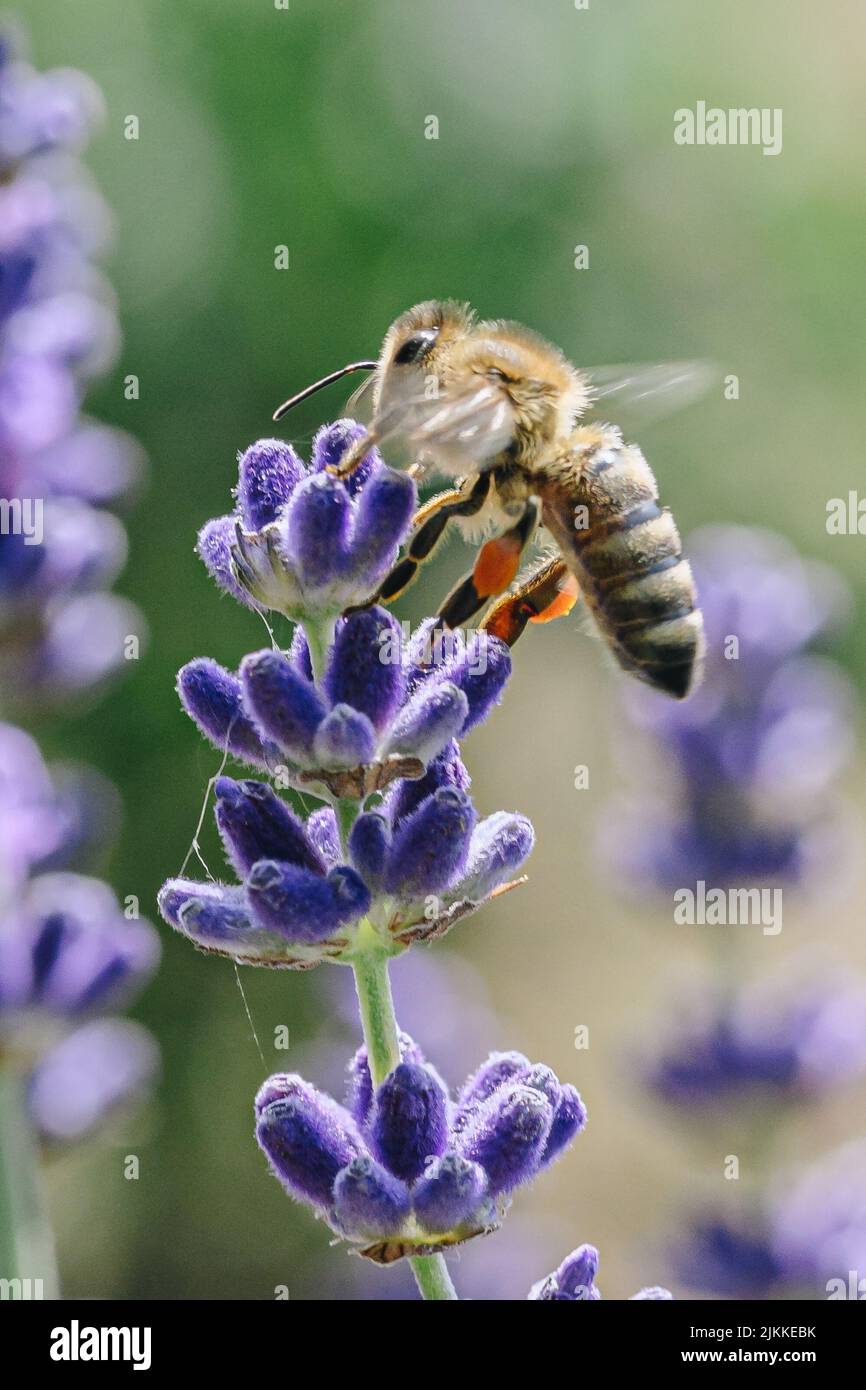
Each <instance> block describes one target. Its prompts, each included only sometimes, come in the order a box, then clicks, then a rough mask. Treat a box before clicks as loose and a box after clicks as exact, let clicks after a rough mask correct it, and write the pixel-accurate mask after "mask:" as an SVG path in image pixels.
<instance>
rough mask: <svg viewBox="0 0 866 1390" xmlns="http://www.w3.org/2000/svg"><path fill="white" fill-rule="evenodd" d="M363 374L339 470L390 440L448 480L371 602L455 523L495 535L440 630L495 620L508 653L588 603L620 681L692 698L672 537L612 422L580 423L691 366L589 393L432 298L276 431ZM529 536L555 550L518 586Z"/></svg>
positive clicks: (688, 600) (499, 328) (549, 357)
mask: <svg viewBox="0 0 866 1390" xmlns="http://www.w3.org/2000/svg"><path fill="white" fill-rule="evenodd" d="M358 370H367V371H369V372H371V373H372V377H371V385H372V420H371V423H370V425H369V426H368V427H367V429H366V431H365V434H364V435H363V437H362V438H360V439H358V440H356V441H355V443H354V444H353V445H352V446H351V447H350V448H349V450H347V452H346V454H345V455H344V457H343V459H342V460H341V461H340V463H339V464H338V465H337V466H336V467H335V468H334V470H333V471H334V472H336V473H337V474H338V475H340V476H347V475H348V474H350V473H351V472H352V471H353V470H354V469H355V468H357V466H358V464H359V463H360V462H361V461H362V459H363V458H364V456H365V455H366V453H367V452H368V451H369V449H370V448H371V447H372V446H373V445H374V444H379V443H381V442H383V441H386V440H388V439H390V438H392V437H394V436H399V437H401V438H402V439H403V440H404V441H405V443H406V444H407V445H408V447H409V449H410V450H411V453H412V456H413V463H412V469H411V471H412V472H413V473H415V474H416V475H420V476H423V475H424V474H426V473H427V472H428V471H435V472H436V473H439V474H444V475H446V476H449V477H452V478H454V480H455V481H454V485H453V486H452V487H451V488H449V489H448V490H447V491H445V492H441V493H439V494H438V495H437V496H435V497H433V498H432V499H431V500H430V501H429V502H427V503H426V504H425V505H424V506H422V507H421V509H420V510H419V511H418V513H417V515H416V517H415V521H414V529H413V534H412V537H411V539H410V541H409V545H408V547H407V551H406V554H405V556H404V557H403V558H402V559H401V560H400V561H399V562H398V563H397V564H396V565H395V567H394V569H393V570H392V571H391V573H390V574H389V575H388V576H387V577H386V579H385V581H384V582H383V584H382V585H381V587H380V590H379V592H378V593H377V594H376V595H374V596H373V598H372V599H371V601H377V602H381V603H390V602H391V601H392V600H393V599H395V598H396V597H397V596H398V594H400V593H402V591H403V590H404V589H405V588H406V586H407V585H408V584H410V583H411V582H412V580H413V579H414V578H415V577H416V575H417V573H418V570H419V567H420V566H421V564H423V562H424V561H425V560H427V559H428V558H429V557H430V555H431V554H432V553H433V551H434V550H435V548H436V546H437V545H438V543H439V541H440V540H441V538H442V536H443V534H444V533H445V530H446V528H447V526H448V524H449V523H450V522H451V521H454V522H455V523H456V524H457V525H459V526H460V527H461V529H463V530H464V532H465V533H467V534H468V535H469V536H470V537H474V536H477V535H478V534H479V533H480V534H481V535H484V534H488V535H491V536H492V538H491V539H489V540H487V541H486V542H485V543H484V544H482V545H481V547H480V549H479V551H478V555H477V558H476V561H475V564H474V566H473V569H472V571H471V572H470V573H469V574H468V575H466V577H465V578H464V579H462V580H461V581H460V583H459V584H458V585H457V586H456V587H455V588H454V589H452V591H451V593H449V594H448V596H447V598H446V599H445V600H444V602H443V604H442V605H441V607H440V609H439V617H440V620H441V621H442V623H443V624H444V625H445V626H447V627H458V626H460V625H461V624H464V623H467V622H469V621H470V620H471V619H472V618H474V617H476V616H477V615H478V614H479V613H481V612H482V610H484V609H488V611H487V613H486V615H485V617H484V618H483V621H482V622H481V628H482V629H483V630H485V631H487V632H490V633H492V634H493V635H495V636H497V637H499V638H501V639H502V640H503V641H505V642H506V643H508V645H513V643H514V642H515V641H516V640H517V638H518V637H519V636H520V634H521V633H522V632H523V631H524V629H525V627H526V624H527V623H528V622H534V623H542V622H548V621H550V620H551V619H553V618H556V617H560V616H562V615H563V614H565V613H567V612H569V611H570V609H571V608H572V606H573V604H574V603H575V601H576V600H577V598H578V597H579V596H582V597H583V599H584V601H585V603H586V605H587V608H588V610H589V612H590V613H591V615H592V618H593V619H594V622H595V625H596V626H597V628H598V630H599V631H600V633H601V635H602V636H603V638H604V639H605V641H606V643H607V645H608V647H609V648H610V650H611V652H612V653H613V655H614V657H615V658H616V660H617V661H618V663H619V665H620V666H621V667H622V668H623V669H624V670H626V671H628V672H630V673H631V674H633V675H634V676H636V677H637V678H638V679H640V680H643V681H645V682H647V683H648V684H649V685H652V686H654V687H656V688H657V689H659V690H662V691H664V692H666V693H667V694H668V695H672V696H674V697H675V698H678V699H682V698H683V697H684V696H686V695H688V694H689V692H690V691H691V690H692V689H693V688H694V686H695V684H696V683H697V681H698V680H699V678H700V671H701V664H702V656H703V620H702V617H701V613H700V609H699V608H698V607H697V599H696V593H695V585H694V581H693V578H692V572H691V568H690V566H689V563H688V561H687V560H686V559H685V558H684V557H683V554H682V547H681V544H680V537H679V533H678V531H677V527H676V524H675V522H674V520H673V517H672V516H671V513H670V512H669V511H668V510H667V508H664V507H661V506H660V505H659V500H658V487H657V484H656V481H655V478H654V476H653V473H652V471H651V469H650V467H649V465H648V464H647V462H646V460H645V459H644V457H643V454H642V453H641V451H640V449H639V448H638V447H637V445H635V444H630V443H625V442H624V441H623V437H622V434H621V433H620V431H619V430H618V429H617V428H616V427H614V426H613V425H608V424H603V423H599V422H594V421H592V422H582V423H579V422H580V421H581V417H583V416H584V415H585V414H586V412H587V410H588V409H589V407H590V405H592V404H593V403H594V402H595V400H596V399H597V398H598V397H599V396H602V397H603V396H605V395H612V396H616V395H617V394H619V395H620V396H622V395H623V394H625V393H626V388H627V393H629V394H631V395H632V396H635V397H638V398H640V397H643V398H645V399H649V400H656V399H660V398H661V397H663V396H664V394H665V393H666V392H667V391H668V390H669V388H670V387H672V386H677V385H678V386H679V387H680V388H681V389H682V388H683V387H685V389H686V391H689V390H691V389H692V387H693V386H694V384H695V379H696V378H697V377H698V376H699V375H700V373H699V371H698V370H697V368H696V369H695V371H694V372H692V371H691V370H690V369H676V370H670V369H667V368H664V367H651V368H643V369H639V370H637V371H635V372H633V373H631V378H632V379H631V381H630V382H629V381H628V380H627V378H628V376H629V374H628V373H626V375H625V378H624V377H623V375H622V374H620V375H619V376H617V375H616V374H614V375H613V376H612V377H611V378H610V379H609V380H608V381H607V382H605V381H604V379H603V376H602V375H601V374H596V376H595V380H594V379H593V376H592V374H588V373H586V372H582V371H579V370H578V369H577V368H576V367H574V366H573V365H572V364H571V363H570V362H569V361H568V359H567V358H566V357H565V356H564V355H563V354H562V353H561V352H560V351H559V349H558V348H556V347H554V346H553V345H552V344H551V343H548V342H546V341H545V339H543V338H541V337H539V336H538V335H537V334H535V333H533V332H532V331H531V330H530V329H527V328H524V327H523V326H522V325H521V324H517V323H512V322H508V321H505V320H497V321H478V320H476V319H475V317H474V315H473V313H472V311H471V310H470V309H469V308H468V306H467V305H464V304H459V303H456V302H455V301H451V300H445V301H439V300H431V301H428V302H425V303H423V304H418V305H416V306H415V307H414V308H412V309H409V310H408V311H407V312H406V313H404V314H401V316H400V317H399V318H398V319H397V320H396V321H395V322H394V323H393V324H392V326H391V327H390V329H389V330H388V333H387V334H386V336H385V340H384V343H383V345H382V350H381V353H380V355H379V358H378V360H376V361H369V362H368V361H365V362H357V363H351V364H350V365H349V366H348V367H345V368H342V369H341V370H340V371H338V372H334V373H332V374H331V375H330V376H329V377H326V378H324V379H323V381H322V382H317V383H315V384H314V385H313V386H311V387H308V388H307V389H306V390H305V391H302V392H300V393H299V394H298V395H297V396H294V397H292V398H291V399H290V400H289V401H287V402H285V403H284V405H283V406H281V407H280V408H279V410H278V411H277V412H276V413H275V416H274V418H275V419H279V418H281V417H282V415H284V414H285V413H286V411H287V410H288V409H290V408H291V407H292V406H293V405H295V404H297V403H298V402H299V401H300V400H303V399H306V397H307V396H309V395H311V394H312V393H313V392H314V391H316V390H318V389H319V388H320V387H321V386H323V385H328V384H329V383H330V382H332V381H336V380H338V379H339V378H340V377H341V376H344V375H345V374H346V373H348V372H351V371H358ZM538 533H541V534H542V535H544V534H545V533H546V535H547V536H548V537H549V538H550V539H551V540H552V541H553V545H554V548H555V553H554V555H553V556H552V558H546V559H542V560H541V561H540V562H539V561H537V562H536V563H535V564H534V565H533V566H532V567H531V568H530V569H529V571H528V573H526V574H524V575H523V577H522V578H519V579H518V572H519V570H520V566H521V562H522V558H523V555H524V553H525V551H526V549H527V547H528V546H529V545H530V543H531V542H532V541H533V539H534V538H535V537H536V535H537V534H538ZM515 581H516V582H515Z"/></svg>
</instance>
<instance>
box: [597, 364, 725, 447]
mask: <svg viewBox="0 0 866 1390" xmlns="http://www.w3.org/2000/svg"><path fill="white" fill-rule="evenodd" d="M586 376H587V377H588V378H589V383H590V386H591V388H592V406H593V412H594V413H595V414H596V415H604V416H605V418H607V417H608V412H609V410H610V413H611V415H612V417H613V419H614V421H615V423H616V424H617V425H620V426H625V427H626V428H627V429H635V430H637V429H639V428H641V427H642V426H644V425H648V424H654V423H655V422H656V421H658V420H664V419H666V418H667V417H668V416H669V415H674V414H676V412H677V411H679V410H685V408H686V406H688V405H691V404H692V402H693V401H696V400H699V399H700V397H701V396H703V395H705V394H706V392H707V391H709V389H710V388H711V387H712V386H713V384H714V383H715V382H717V381H718V380H719V371H718V368H717V367H716V366H715V365H714V364H713V363H712V362H705V361H700V360H699V361H694V362H656V363H647V362H638V363H632V364H626V365H622V364H619V365H617V366H612V367H590V368H588V369H587V371H586ZM620 411H622V417H623V418H622V419H621V418H620Z"/></svg>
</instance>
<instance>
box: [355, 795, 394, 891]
mask: <svg viewBox="0 0 866 1390" xmlns="http://www.w3.org/2000/svg"><path fill="white" fill-rule="evenodd" d="M390 843H391V831H390V829H389V827H388V822H387V820H386V819H385V817H384V816H382V815H380V814H379V812H378V811H364V812H363V813H362V814H361V815H360V816H358V819H357V820H356V821H355V824H354V825H353V826H352V829H351V831H350V833H349V854H350V856H351V859H352V863H353V864H354V866H355V868H356V869H357V870H358V873H359V874H360V875H361V877H362V878H363V880H364V882H365V883H367V884H369V886H370V888H372V889H373V890H374V891H375V890H376V889H378V888H379V887H380V886H381V884H382V882H383V878H384V874H385V864H386V862H387V857H388V849H389V846H390Z"/></svg>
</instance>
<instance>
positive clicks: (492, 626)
mask: <svg viewBox="0 0 866 1390" xmlns="http://www.w3.org/2000/svg"><path fill="white" fill-rule="evenodd" d="M577 597H578V587H577V580H576V579H575V578H574V576H573V575H572V574H571V573H570V571H569V569H568V566H567V565H566V564H565V562H564V561H563V560H545V562H544V563H543V564H542V565H541V566H540V567H539V568H537V569H535V570H533V571H532V573H531V574H530V575H529V576H528V577H527V578H526V579H525V580H524V581H523V583H522V584H521V585H520V586H519V587H518V588H517V590H516V591H515V592H514V593H511V594H506V595H505V597H504V598H501V599H500V600H499V602H498V603H496V604H494V605H493V607H492V608H491V610H490V612H489V613H488V614H487V617H486V618H485V619H484V622H483V623H482V624H481V627H482V629H483V630H484V631H485V632H489V633H490V634H491V635H492V636H493V637H498V638H499V639H500V640H501V641H502V642H505V643H506V644H507V645H508V646H509V647H513V646H514V643H515V642H516V641H517V639H518V637H519V636H520V635H521V633H522V632H523V630H524V628H525V627H526V624H527V623H549V622H551V621H552V620H553V619H554V618H562V617H564V616H565V614H566V613H569V612H571V609H572V608H573V607H574V605H575V603H576V601H577Z"/></svg>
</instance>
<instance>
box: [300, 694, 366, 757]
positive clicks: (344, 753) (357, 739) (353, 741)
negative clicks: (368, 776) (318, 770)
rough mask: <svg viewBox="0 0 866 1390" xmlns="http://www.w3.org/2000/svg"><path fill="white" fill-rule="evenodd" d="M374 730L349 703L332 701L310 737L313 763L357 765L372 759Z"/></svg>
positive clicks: (363, 715)
mask: <svg viewBox="0 0 866 1390" xmlns="http://www.w3.org/2000/svg"><path fill="white" fill-rule="evenodd" d="M375 751H376V731H375V729H374V728H373V725H372V724H371V723H370V721H369V719H368V718H367V716H366V714H361V713H360V712H359V711H358V710H355V709H352V707H351V705H335V706H334V708H333V709H332V710H331V712H330V714H328V715H326V716H325V718H324V719H323V720H322V722H321V724H320V725H319V728H318V730H317V732H316V737H315V739H314V741H313V761H314V762H315V764H316V766H317V767H324V768H340V767H361V766H362V765H363V764H364V763H369V762H372V759H373V755H374V753H375Z"/></svg>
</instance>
